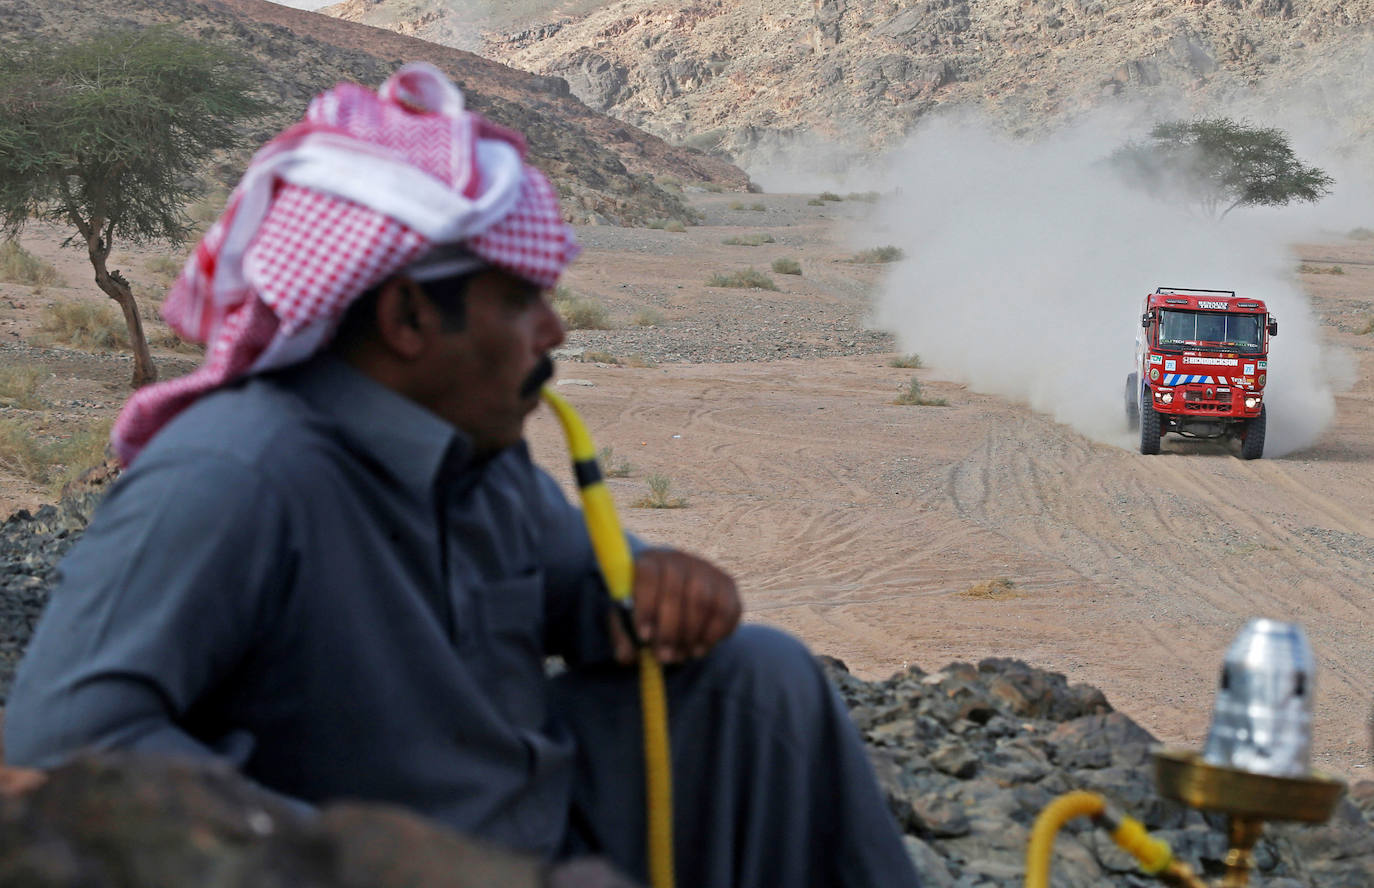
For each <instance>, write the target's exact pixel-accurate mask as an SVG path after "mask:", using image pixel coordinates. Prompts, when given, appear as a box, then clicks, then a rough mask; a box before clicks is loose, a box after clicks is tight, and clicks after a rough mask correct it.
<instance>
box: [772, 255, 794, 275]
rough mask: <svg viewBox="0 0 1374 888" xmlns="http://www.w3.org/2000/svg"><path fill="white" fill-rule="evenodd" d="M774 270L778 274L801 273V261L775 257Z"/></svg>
mask: <svg viewBox="0 0 1374 888" xmlns="http://www.w3.org/2000/svg"><path fill="white" fill-rule="evenodd" d="M773 271H775V272H777V273H778V274H801V263H800V262H798V261H797V260H796V259H787V258H783V259H774V260H773Z"/></svg>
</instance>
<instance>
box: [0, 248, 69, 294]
mask: <svg viewBox="0 0 1374 888" xmlns="http://www.w3.org/2000/svg"><path fill="white" fill-rule="evenodd" d="M0 281H4V282H6V283H9V284H29V285H31V286H35V287H65V286H66V285H67V283H66V281H64V280H63V279H62V275H60V274H58V272H57V268H56V267H54V266H53V265H51V264H50V263H47V262H44V261H43V260H42V259H39V258H38V257H37V256H35V255H33V254H32V253H30V252H29V251H28V250H26V249H24V248H23V247H22V246H20V245H19V242H18V241H14V240H7V241H5V242H4V243H0Z"/></svg>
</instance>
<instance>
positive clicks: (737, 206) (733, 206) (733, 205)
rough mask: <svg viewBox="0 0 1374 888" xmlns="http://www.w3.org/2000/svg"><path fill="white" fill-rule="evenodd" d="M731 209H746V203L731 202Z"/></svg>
mask: <svg viewBox="0 0 1374 888" xmlns="http://www.w3.org/2000/svg"><path fill="white" fill-rule="evenodd" d="M729 208H730V209H732V210H742V209H744V202H743V201H738V200H732V201H730V207H729Z"/></svg>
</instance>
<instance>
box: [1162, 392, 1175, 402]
mask: <svg viewBox="0 0 1374 888" xmlns="http://www.w3.org/2000/svg"><path fill="white" fill-rule="evenodd" d="M1159 400H1161V401H1163V402H1164V403H1165V404H1172V403H1173V402H1174V393H1173V392H1165V393H1164V394H1162V395H1160V396H1159Z"/></svg>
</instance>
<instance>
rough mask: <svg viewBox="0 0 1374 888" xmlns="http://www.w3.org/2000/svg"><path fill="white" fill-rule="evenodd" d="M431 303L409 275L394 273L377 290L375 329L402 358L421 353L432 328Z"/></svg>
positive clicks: (384, 342)
mask: <svg viewBox="0 0 1374 888" xmlns="http://www.w3.org/2000/svg"><path fill="white" fill-rule="evenodd" d="M433 313H434V305H433V304H432V303H431V302H430V301H429V300H428V299H427V298H425V294H424V293H423V292H422V291H421V290H420V288H419V286H418V285H416V283H415V282H414V281H412V280H411V279H410V278H408V277H394V278H392V279H391V280H389V281H387V282H386V283H384V284H382V286H381V289H380V290H379V291H378V293H377V333H378V336H379V338H380V339H381V341H382V344H383V345H385V346H386V347H387V348H388V349H390V350H391V351H392V352H395V353H396V354H397V355H398V356H400V357H402V358H415V357H418V356H419V355H420V354H422V353H423V352H424V350H425V347H426V345H427V344H428V342H429V334H430V331H432V330H433V329H434V318H433V317H432V315H433Z"/></svg>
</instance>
